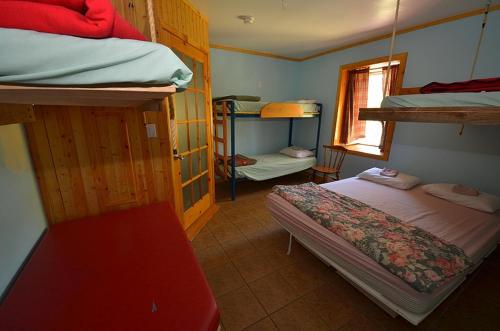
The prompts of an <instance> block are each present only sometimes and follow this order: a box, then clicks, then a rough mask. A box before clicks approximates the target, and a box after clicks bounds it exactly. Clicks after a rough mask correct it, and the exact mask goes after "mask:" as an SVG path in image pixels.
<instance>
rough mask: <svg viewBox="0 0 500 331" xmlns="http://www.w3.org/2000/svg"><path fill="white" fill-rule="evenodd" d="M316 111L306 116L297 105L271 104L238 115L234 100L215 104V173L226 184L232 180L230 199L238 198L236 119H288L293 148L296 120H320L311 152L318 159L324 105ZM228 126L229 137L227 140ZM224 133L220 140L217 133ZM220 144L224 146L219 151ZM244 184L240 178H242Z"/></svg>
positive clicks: (289, 138)
mask: <svg viewBox="0 0 500 331" xmlns="http://www.w3.org/2000/svg"><path fill="white" fill-rule="evenodd" d="M315 105H316V112H314V113H304V111H303V109H302V108H301V107H300V105H299V104H297V103H273V102H272V103H268V104H267V105H265V106H264V107H263V108H262V109H261V111H260V113H255V112H236V111H235V109H236V107H235V103H234V101H233V100H219V101H214V102H213V104H212V111H213V123H214V126H213V127H214V132H213V137H214V146H215V148H214V153H215V155H214V162H215V172H216V174H217V175H218V176H219V177H221V178H222V179H223V180H224V181H228V180H229V181H231V200H235V199H236V183H237V182H238V181H239V180H238V179H237V178H236V169H235V168H236V167H235V162H234V161H235V156H236V144H235V143H234V142H235V140H236V125H235V123H236V119H237V118H262V119H268V118H283V119H285V118H287V119H289V129H288V146H292V137H293V122H294V120H295V119H304V118H317V119H318V128H317V131H316V146H315V147H314V148H313V149H311V150H312V151H314V152H315V156H316V157H318V147H319V137H320V132H321V115H322V109H323V105H322V104H320V103H316V104H315ZM228 123H229V124H230V125H229V131H230V132H229V135H230V139H228ZM219 132H220V133H222V137H219V135H218V133H219ZM229 143H230V144H231V147H230V148H231V151H230V152H229V151H228V144H229ZM219 144H222V148H220V146H219ZM240 181H241V179H240Z"/></svg>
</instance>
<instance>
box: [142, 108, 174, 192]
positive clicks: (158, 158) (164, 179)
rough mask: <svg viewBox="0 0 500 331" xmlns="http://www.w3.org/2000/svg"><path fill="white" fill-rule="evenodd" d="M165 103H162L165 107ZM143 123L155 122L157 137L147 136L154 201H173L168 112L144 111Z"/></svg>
mask: <svg viewBox="0 0 500 331" xmlns="http://www.w3.org/2000/svg"><path fill="white" fill-rule="evenodd" d="M165 106H166V105H164V107H165ZM144 116H145V123H148V124H155V125H156V133H157V137H152V138H149V139H148V140H149V149H150V151H151V155H152V156H151V162H152V167H153V177H154V179H153V180H154V182H155V183H156V185H155V187H154V188H155V197H156V200H155V201H165V200H170V201H173V194H174V192H173V189H172V187H171V185H169V183H171V182H172V175H171V172H170V171H169V169H170V167H171V166H172V165H171V161H170V160H171V157H172V156H171V155H170V154H171V152H170V134H169V130H168V126H169V120H168V113H167V111H166V109H165V108H164V111H163V112H161V113H158V112H146V113H144Z"/></svg>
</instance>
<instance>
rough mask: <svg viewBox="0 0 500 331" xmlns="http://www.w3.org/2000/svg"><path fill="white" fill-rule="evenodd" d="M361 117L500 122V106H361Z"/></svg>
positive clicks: (442, 121) (440, 121)
mask: <svg viewBox="0 0 500 331" xmlns="http://www.w3.org/2000/svg"><path fill="white" fill-rule="evenodd" d="M359 119H360V120H365V121H396V122H426V123H464V124H483V125H498V124H500V107H401V108H397V107H393V108H361V109H360V113H359Z"/></svg>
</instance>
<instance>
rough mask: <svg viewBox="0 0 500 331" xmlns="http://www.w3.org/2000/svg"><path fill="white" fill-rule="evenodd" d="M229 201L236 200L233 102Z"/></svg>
mask: <svg viewBox="0 0 500 331" xmlns="http://www.w3.org/2000/svg"><path fill="white" fill-rule="evenodd" d="M229 109H230V111H231V200H233V201H234V200H236V169H235V168H236V165H235V159H236V155H235V153H236V143H235V132H234V130H235V129H236V128H235V123H234V122H235V114H234V102H231V106H230V108H229Z"/></svg>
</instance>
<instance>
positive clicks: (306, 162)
mask: <svg viewBox="0 0 500 331" xmlns="http://www.w3.org/2000/svg"><path fill="white" fill-rule="evenodd" d="M249 157H250V158H252V159H256V160H257V163H255V164H253V165H248V166H243V167H236V168H235V169H236V178H248V179H251V180H256V181H261V180H267V179H271V178H276V177H280V176H285V175H289V174H293V173H295V172H299V171H302V170H306V169H309V168H310V167H312V166H313V165H315V164H316V158H315V157H303V158H294V157H290V156H287V155H283V154H262V155H253V156H249Z"/></svg>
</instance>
